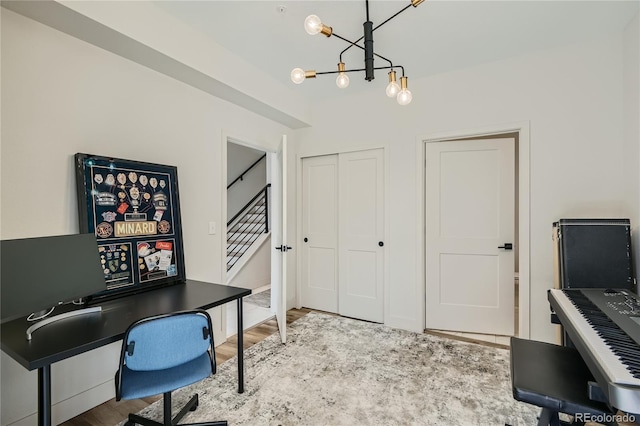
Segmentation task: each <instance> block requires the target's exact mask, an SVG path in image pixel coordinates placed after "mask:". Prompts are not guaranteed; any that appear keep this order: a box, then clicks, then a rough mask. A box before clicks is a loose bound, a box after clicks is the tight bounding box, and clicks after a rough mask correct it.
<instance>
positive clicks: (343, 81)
mask: <svg viewBox="0 0 640 426" xmlns="http://www.w3.org/2000/svg"><path fill="white" fill-rule="evenodd" d="M336 85H337V86H338V87H339V88H341V89H344V88H346V87H347V86H348V85H349V76H348V75H346V74H345V73H343V72H341V73H340V74H338V77H337V78H336Z"/></svg>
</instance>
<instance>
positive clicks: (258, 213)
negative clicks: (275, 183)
mask: <svg viewBox="0 0 640 426" xmlns="http://www.w3.org/2000/svg"><path fill="white" fill-rule="evenodd" d="M270 186H271V185H270V184H268V185H267V186H265V187H264V188H263V189H262V190H260V192H259V193H258V194H256V196H254V197H253V199H252V200H251V201H249V203H247V205H246V206H245V207H244V208H243V209H242V210H241V211H240V212H239V213H238V214H237V215H236V216H234V218H233V219H231V220H230V221H229V223H228V224H227V271H229V270H230V269H231V268H232V267H233V265H235V264H236V263H237V262H238V260H240V258H241V257H242V255H243V254H245V252H246V251H247V250H248V249H249V247H251V245H252V244H253V243H254V242H255V241H256V240H257V239H258V238H259V237H260V236H261V235H263V234H265V233H268V232H269V224H268V222H269V217H268V192H267V191H268V189H269V187H270Z"/></svg>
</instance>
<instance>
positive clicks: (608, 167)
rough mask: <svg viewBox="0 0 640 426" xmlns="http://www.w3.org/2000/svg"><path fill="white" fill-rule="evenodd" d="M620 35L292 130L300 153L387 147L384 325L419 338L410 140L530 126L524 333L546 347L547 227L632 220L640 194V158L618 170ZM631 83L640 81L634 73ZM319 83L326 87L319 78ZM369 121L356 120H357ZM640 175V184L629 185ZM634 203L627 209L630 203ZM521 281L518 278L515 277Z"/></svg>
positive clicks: (442, 78)
mask: <svg viewBox="0 0 640 426" xmlns="http://www.w3.org/2000/svg"><path fill="white" fill-rule="evenodd" d="M622 70H623V49H622V37H621V36H617V37H612V38H607V39H604V40H600V41H596V42H590V43H585V44H579V45H574V46H567V47H562V48H556V49H553V50H547V51H542V52H538V53H535V54H529V55H523V56H520V57H515V58H512V59H509V60H504V61H500V62H494V63H490V64H486V65H481V66H477V67H474V68H470V69H465V70H460V71H456V72H451V73H446V74H442V75H437V76H434V77H431V78H425V79H421V80H413V81H411V80H410V81H409V86H410V87H409V88H410V89H411V90H412V92H413V95H414V96H413V102H412V103H411V104H410V105H408V106H406V107H401V106H399V105H397V103H396V102H395V101H394V100H392V99H388V98H386V97H385V95H384V88H385V82H384V80H385V79H384V77H385V76H384V74H382V73H378V75H377V78H378V79H376V80H375V81H374V82H372V83H371V84H372V86H373V85H375V86H376V87H377V90H376V91H375V92H369V93H366V94H362V95H354V96H351V97H349V96H346V97H344V98H342V99H341V102H340V103H333V104H331V105H323V104H318V105H316V106H315V108H314V111H313V117H314V126H313V128H310V129H302V130H297V131H295V137H296V139H297V140H298V142H299V146H298V155H299V156H301V157H304V156H306V155H312V154H318V153H328V152H341V151H343V150H346V149H351V148H353V147H368V146H379V145H386V146H388V149H389V161H390V164H389V175H390V176H389V179H390V190H389V194H388V202H389V211H390V216H389V218H388V220H389V221H390V223H389V228H390V236H389V241H388V243H387V244H386V247H388V252H387V253H388V255H389V258H390V261H389V265H390V271H389V278H390V279H389V281H388V282H387V285H388V286H389V287H390V292H389V297H388V299H387V300H386V301H385V303H386V306H387V313H388V316H387V317H386V319H385V322H386V323H387V324H388V325H391V326H395V327H403V328H412V329H415V330H420V329H421V328H422V327H423V324H424V313H423V312H422V311H421V310H420V303H419V300H420V297H422V291H423V289H424V283H421V282H418V279H417V271H418V268H419V267H420V265H422V262H423V260H422V259H418V258H417V255H416V246H417V241H418V240H417V239H418V238H419V236H418V229H417V221H418V220H419V219H418V218H417V217H416V216H417V213H416V211H417V204H416V203H421V202H423V199H420V197H417V196H416V191H417V188H416V185H417V178H416V173H417V170H416V167H417V166H416V159H415V156H416V138H417V137H419V136H421V135H428V134H434V133H439V132H453V131H456V130H467V129H476V128H483V127H487V126H496V125H500V124H503V123H515V122H522V121H529V122H530V133H531V134H530V156H531V182H530V190H531V228H530V234H531V236H530V239H531V255H530V258H531V259H530V262H531V277H530V278H531V295H530V297H531V327H530V328H531V330H530V336H531V338H533V339H541V340H547V341H553V340H554V338H555V334H554V329H553V326H552V325H551V324H550V323H549V307H548V302H547V299H546V289H548V288H551V287H552V286H553V274H552V266H553V261H552V246H551V224H552V222H553V221H555V220H557V219H558V218H561V217H589V216H592V217H600V216H604V217H629V216H630V215H632V214H633V213H634V211H633V208H632V207H631V206H632V205H635V206H636V208H637V205H638V198H639V196H638V193H637V191H636V193H635V195H632V194H628V191H627V190H626V189H625V184H624V182H625V172H624V167H626V168H627V169H631V170H635V171H636V173H637V169H638V162H639V161H638V155H637V151H636V152H635V153H634V155H633V156H632V158H631V159H629V163H627V164H626V165H625V166H624V167H623V164H624V162H625V156H626V155H627V152H628V150H629V147H628V144H627V143H626V142H625V140H624V131H623V129H624V125H625V124H624V119H623V118H624V114H623V82H622ZM636 76H637V74H636ZM313 83H314V84H326V85H327V90H337V89H335V88H333V89H330V86H331V85H333V84H334V83H333V81H331V79H324V80H323V79H321V78H318V79H317V80H316V81H314V82H313ZM360 110H363V111H366V113H364V114H353V111H360ZM636 176H637V175H636ZM628 195H631V197H630V199H629V200H628V202H627V198H628V197H627V196H628ZM521 280H522V278H521Z"/></svg>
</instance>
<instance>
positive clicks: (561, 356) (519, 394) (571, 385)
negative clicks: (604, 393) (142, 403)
mask: <svg viewBox="0 0 640 426" xmlns="http://www.w3.org/2000/svg"><path fill="white" fill-rule="evenodd" d="M589 382H594V378H593V376H592V375H591V372H590V371H589V368H588V367H587V365H586V364H585V363H584V361H583V360H582V357H581V356H580V354H579V353H578V351H577V350H575V349H573V348H568V347H565V346H558V345H553V344H549V343H544V342H536V341H533V340H524V339H519V338H517V337H512V338H511V384H512V386H513V397H514V398H515V399H516V400H518V401H522V402H526V403H528V404H532V405H536V406H538V407H541V408H542V412H541V414H540V417H539V420H538V426H542V425H544V426H549V425H550V426H556V425H561V424H567V423H564V422H561V421H560V418H559V413H564V414H568V415H570V416H574V417H576V415H578V416H577V419H576V420H581V419H584V418H585V417H590V416H607V415H611V414H614V413H613V412H612V411H611V409H610V408H609V407H608V406H607V405H606V404H605V403H603V402H598V401H594V400H592V399H591V398H590V397H589ZM574 424H576V423H574ZM577 424H580V422H577Z"/></svg>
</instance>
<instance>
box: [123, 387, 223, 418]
mask: <svg viewBox="0 0 640 426" xmlns="http://www.w3.org/2000/svg"><path fill="white" fill-rule="evenodd" d="M162 403H163V412H164V422H163V423H160V422H157V421H155V420H151V419H147V418H146V417H142V416H139V415H137V414H133V413H130V414H129V419H128V420H127V422H126V423H125V424H124V426H133V425H142V426H176V425H177V424H178V422H180V420H182V418H183V417H184V416H185V414H187V413H188V412H189V411H195V410H196V408H198V394H197V393H196V394H194V395H193V396H192V397H191V399H190V400H189V402H187V403H186V404H185V406H184V407H182V409H181V410H180V411H179V412H178V414H176V415H175V416H174V417H173V418H172V417H171V392H167V393H164V394H163V400H162ZM182 426H227V421H226V420H223V421H215V422H205V423H184V424H182Z"/></svg>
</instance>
